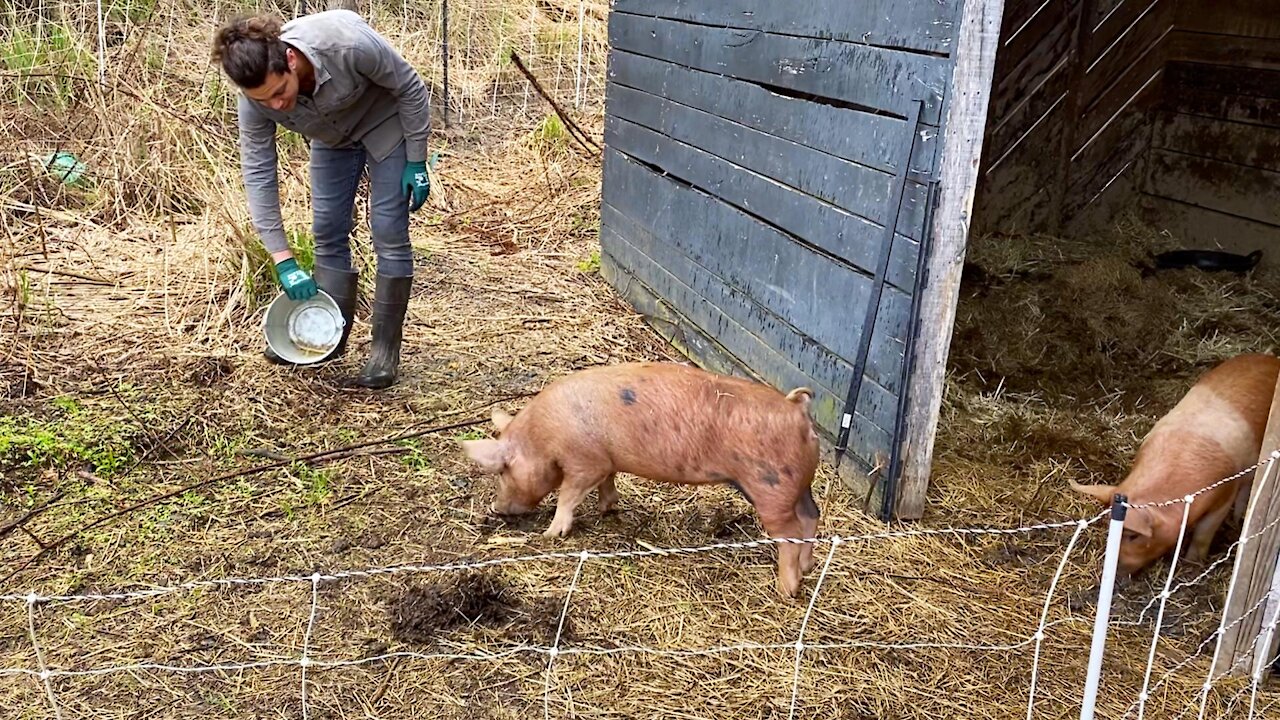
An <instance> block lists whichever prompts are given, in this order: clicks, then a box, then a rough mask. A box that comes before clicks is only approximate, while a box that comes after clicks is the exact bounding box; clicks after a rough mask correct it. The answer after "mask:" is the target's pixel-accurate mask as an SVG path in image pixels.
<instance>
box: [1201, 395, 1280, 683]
mask: <svg viewBox="0 0 1280 720" xmlns="http://www.w3.org/2000/svg"><path fill="white" fill-rule="evenodd" d="M1277 449H1280V381H1277V383H1276V389H1275V392H1274V394H1273V396H1272V399H1271V415H1270V416H1269V417H1268V418H1267V429H1266V432H1265V433H1264V434H1263V436H1262V452H1261V453H1260V454H1259V456H1258V469H1257V470H1256V471H1255V472H1254V476H1253V485H1252V486H1251V493H1252V497H1251V498H1250V499H1249V506H1248V508H1249V509H1248V511H1246V512H1245V516H1244V522H1243V523H1242V524H1241V525H1242V527H1241V530H1240V537H1241V539H1242V540H1243V539H1244V538H1247V537H1249V536H1251V535H1257V536H1258V537H1255V538H1253V539H1251V540H1249V541H1248V542H1247V543H1243V544H1242V545H1240V546H1238V547H1239V551H1238V553H1237V554H1236V564H1235V570H1233V571H1232V573H1231V580H1232V582H1231V587H1230V589H1229V590H1228V591H1227V606H1226V609H1224V610H1223V611H1222V612H1223V617H1222V623H1221V625H1220V627H1224V628H1226V629H1225V630H1224V631H1223V633H1222V636H1221V637H1219V638H1218V646H1217V648H1216V649H1215V651H1214V663H1213V673H1214V676H1215V677H1216V676H1218V675H1220V674H1223V673H1228V672H1230V673H1246V674H1247V673H1252V672H1253V671H1254V665H1255V663H1257V662H1265V661H1267V660H1270V659H1271V657H1270V654H1271V653H1272V652H1273V649H1274V647H1275V640H1274V638H1270V640H1271V642H1269V643H1265V645H1267V646H1266V647H1264V643H1263V642H1262V638H1261V637H1260V636H1261V634H1262V631H1263V629H1264V628H1263V618H1264V617H1265V618H1266V620H1268V621H1270V620H1271V618H1273V617H1274V616H1275V615H1274V614H1275V612H1276V610H1277V608H1275V607H1273V606H1274V605H1275V602H1274V601H1275V597H1274V596H1273V597H1272V598H1271V602H1266V603H1264V602H1263V598H1264V597H1266V596H1267V595H1268V594H1269V593H1271V592H1272V590H1273V586H1274V585H1275V582H1276V581H1277V580H1280V578H1277V577H1276V562H1277V561H1276V558H1277V555H1278V554H1280V524H1277V525H1271V526H1270V527H1268V525H1270V523H1271V522H1272V521H1274V520H1275V519H1276V518H1277V517H1280V461H1276V460H1273V459H1271V454H1272V453H1273V452H1275V451H1276V450H1277ZM1264 461H1268V462H1266V464H1263V463H1264ZM1264 478H1265V482H1264ZM1250 608H1257V609H1256V610H1254V612H1253V613H1252V614H1251V615H1249V616H1248V617H1246V618H1244V619H1241V615H1243V614H1244V613H1246V612H1248V611H1249V609H1250ZM1258 610H1262V611H1263V612H1258ZM1237 621H1239V622H1237ZM1255 651H1256V653H1257V654H1259V655H1255ZM1251 655H1253V656H1255V657H1254V658H1253V660H1254V662H1253V663H1245V662H1241V661H1242V660H1243V659H1245V658H1247V657H1249V656H1251Z"/></svg>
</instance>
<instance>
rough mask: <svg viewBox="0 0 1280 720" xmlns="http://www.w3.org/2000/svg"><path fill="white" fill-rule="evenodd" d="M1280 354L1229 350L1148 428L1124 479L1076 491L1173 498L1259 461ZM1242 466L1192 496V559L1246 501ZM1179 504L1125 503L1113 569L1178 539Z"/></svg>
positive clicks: (1149, 558)
mask: <svg viewBox="0 0 1280 720" xmlns="http://www.w3.org/2000/svg"><path fill="white" fill-rule="evenodd" d="M1278 375H1280V359H1276V358H1275V357H1273V356H1271V355H1266V354H1260V353H1255V354H1246V355H1239V356H1236V357H1232V358H1230V359H1228V360H1226V361H1224V362H1222V363H1220V364H1218V365H1217V366H1215V367H1214V368H1212V369H1210V370H1209V371H1208V372H1206V373H1205V374H1204V375H1202V376H1201V377H1200V378H1199V379H1198V380H1197V382H1196V383H1195V384H1194V385H1193V386H1192V388H1191V390H1190V391H1189V392H1187V394H1186V395H1185V396H1184V397H1183V398H1182V400H1180V401H1179V402H1178V404H1177V405H1175V406H1174V407H1173V409H1172V410H1170V411H1169V413H1168V414H1166V415H1165V416H1164V417H1162V418H1160V420H1159V421H1158V422H1157V423H1156V424H1155V425H1154V426H1153V427H1152V428H1151V431H1150V432H1149V433H1147V435H1146V437H1144V438H1143V440H1142V444H1141V445H1140V446H1139V448H1138V452H1137V454H1136V455H1135V457H1134V459H1133V464H1132V466H1131V468H1130V471H1129V473H1128V475H1127V476H1126V477H1125V479H1124V481H1123V482H1121V483H1120V484H1119V485H1118V486H1116V487H1111V486H1109V485H1080V484H1078V483H1076V482H1074V481H1073V482H1071V487H1072V489H1074V490H1075V491H1076V492H1080V493H1083V494H1085V495H1088V496H1090V497H1093V498H1095V499H1097V501H1098V502H1099V503H1101V504H1102V505H1110V504H1111V499H1112V496H1113V495H1114V494H1115V493H1117V492H1119V493H1123V494H1124V495H1125V496H1126V497H1127V499H1128V501H1129V503H1130V504H1132V505H1143V504H1148V503H1159V502H1164V501H1168V500H1176V499H1179V498H1182V497H1185V496H1187V495H1191V494H1194V493H1196V492H1198V491H1200V490H1203V489H1204V488H1207V487H1209V486H1210V485H1213V484H1214V483H1217V482H1218V481H1219V480H1222V479H1224V478H1227V477H1229V476H1231V475H1234V474H1236V473H1238V472H1240V471H1242V470H1244V469H1245V468H1248V467H1250V466H1252V465H1253V464H1255V463H1257V462H1258V458H1259V455H1260V454H1261V451H1262V448H1261V446H1262V436H1263V432H1264V431H1265V430H1266V425H1267V416H1268V414H1269V412H1270V408H1271V399H1272V396H1273V395H1274V393H1275V389H1276V378H1277V376H1278ZM1251 484H1252V478H1251V477H1250V476H1249V475H1248V474H1246V475H1245V476H1243V477H1240V478H1236V479H1235V480H1232V481H1231V482H1229V483H1224V484H1222V485H1219V486H1218V487H1216V488H1214V489H1213V490H1210V491H1208V492H1206V493H1204V494H1203V495H1199V496H1197V497H1196V498H1195V501H1194V502H1192V504H1191V512H1190V514H1189V515H1188V517H1187V528H1188V531H1189V532H1191V533H1192V537H1191V542H1190V546H1189V549H1188V551H1187V560H1188V561H1189V562H1191V563H1195V564H1200V563H1203V562H1204V560H1205V559H1206V557H1207V556H1208V554H1209V544H1210V543H1211V542H1212V541H1213V538H1214V535H1216V534H1217V532H1218V529H1219V527H1221V525H1222V523H1223V521H1224V520H1226V518H1227V516H1228V515H1230V514H1234V516H1235V517H1236V519H1239V518H1240V516H1241V515H1242V514H1243V512H1244V509H1245V507H1246V506H1247V504H1248V499H1249V488H1250V485H1251ZM1184 507H1185V506H1184V505H1183V503H1181V502H1176V503H1172V504H1169V505H1165V506H1163V507H1159V508H1130V509H1129V511H1128V513H1127V515H1126V517H1125V521H1124V535H1123V537H1122V539H1121V541H1120V558H1119V570H1120V571H1121V573H1122V575H1121V577H1122V578H1123V579H1128V578H1129V577H1131V576H1133V575H1135V574H1137V573H1138V572H1140V571H1142V570H1144V569H1145V568H1146V567H1147V566H1148V565H1150V564H1151V563H1153V562H1154V561H1156V560H1157V559H1159V558H1161V557H1163V556H1165V555H1166V554H1167V553H1169V552H1170V551H1171V550H1173V549H1174V548H1175V547H1176V546H1177V542H1178V533H1179V529H1180V527H1181V525H1182V513H1183V510H1184Z"/></svg>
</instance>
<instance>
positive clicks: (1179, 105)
mask: <svg viewBox="0 0 1280 720" xmlns="http://www.w3.org/2000/svg"><path fill="white" fill-rule="evenodd" d="M1251 72H1252V71H1251ZM1164 98H1165V100H1164V104H1163V106H1162V107H1163V108H1164V109H1165V110H1166V111H1171V112H1180V113H1185V114H1187V115H1198V116H1200V117H1207V118H1216V119H1219V120H1230V121H1232V122H1238V123H1246V124H1250V125H1255V126H1262V127H1276V123H1277V119H1280V98H1266V97H1256V96H1253V95H1224V94H1222V93H1220V92H1217V91H1213V90H1186V89H1176V88H1172V87H1171V88H1170V89H1169V91H1168V92H1166V93H1164Z"/></svg>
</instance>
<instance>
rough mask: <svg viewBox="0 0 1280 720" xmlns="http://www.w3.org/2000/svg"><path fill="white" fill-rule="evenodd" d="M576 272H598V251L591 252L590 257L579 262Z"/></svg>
mask: <svg viewBox="0 0 1280 720" xmlns="http://www.w3.org/2000/svg"><path fill="white" fill-rule="evenodd" d="M578 270H579V271H580V272H584V273H595V272H600V251H599V250H593V251H592V252H591V256H590V257H588V258H585V259H583V260H579V261H578Z"/></svg>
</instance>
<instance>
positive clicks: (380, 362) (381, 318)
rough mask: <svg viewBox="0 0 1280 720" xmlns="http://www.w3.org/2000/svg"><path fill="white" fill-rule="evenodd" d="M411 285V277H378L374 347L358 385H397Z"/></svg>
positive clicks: (374, 311) (375, 386)
mask: <svg viewBox="0 0 1280 720" xmlns="http://www.w3.org/2000/svg"><path fill="white" fill-rule="evenodd" d="M412 286H413V276H412V275H408V276H405V277H390V276H387V275H378V276H377V278H376V281H375V285H374V294H373V348H372V350H370V352H369V362H368V363H366V364H365V366H364V371H363V372H361V373H360V377H358V378H356V384H357V385H360V386H361V387H367V388H373V389H375V390H381V389H382V388H386V387H390V386H391V385H392V384H393V383H395V381H396V376H397V372H396V371H397V369H398V368H399V366H400V340H401V338H402V337H403V332H402V331H403V329H404V314H405V310H406V309H408V307H409V291H410V289H411V288H412Z"/></svg>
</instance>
